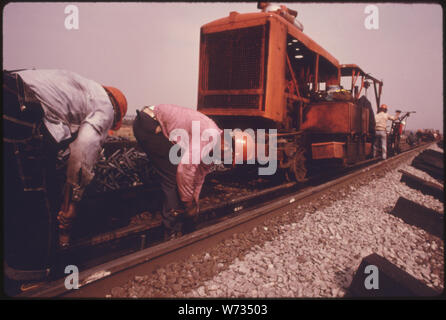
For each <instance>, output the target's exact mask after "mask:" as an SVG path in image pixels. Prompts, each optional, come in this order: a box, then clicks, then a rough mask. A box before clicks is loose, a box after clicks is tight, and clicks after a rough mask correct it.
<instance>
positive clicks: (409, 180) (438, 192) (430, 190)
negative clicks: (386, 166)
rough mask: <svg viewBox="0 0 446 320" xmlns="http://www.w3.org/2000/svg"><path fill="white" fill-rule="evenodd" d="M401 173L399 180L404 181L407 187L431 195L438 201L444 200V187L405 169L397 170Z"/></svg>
mask: <svg viewBox="0 0 446 320" xmlns="http://www.w3.org/2000/svg"><path fill="white" fill-rule="evenodd" d="M398 171H399V172H401V173H402V174H403V175H402V176H401V180H400V181H401V182H404V183H405V184H406V185H407V186H408V187H410V188H412V189H416V190H419V191H421V192H422V193H423V194H426V195H431V196H433V197H434V198H437V199H438V200H440V201H444V188H443V187H440V186H439V185H437V184H435V183H432V182H429V181H426V180H424V179H421V178H419V177H417V176H415V175H413V174H410V173H409V172H407V171H405V170H401V169H400V170H398Z"/></svg>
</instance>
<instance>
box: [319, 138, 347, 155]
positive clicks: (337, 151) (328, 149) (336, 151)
mask: <svg viewBox="0 0 446 320" xmlns="http://www.w3.org/2000/svg"><path fill="white" fill-rule="evenodd" d="M311 154H312V156H313V159H333V158H334V159H342V158H345V143H343V142H335V141H333V142H321V143H313V144H311Z"/></svg>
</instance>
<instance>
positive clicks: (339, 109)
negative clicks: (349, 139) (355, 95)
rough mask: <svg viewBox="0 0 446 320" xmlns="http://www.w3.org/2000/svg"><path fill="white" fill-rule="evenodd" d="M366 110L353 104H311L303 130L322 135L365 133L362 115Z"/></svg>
mask: <svg viewBox="0 0 446 320" xmlns="http://www.w3.org/2000/svg"><path fill="white" fill-rule="evenodd" d="M365 111H366V110H365V109H363V108H360V107H358V106H356V105H355V104H353V103H352V102H341V101H339V102H319V103H314V104H311V105H310V106H309V107H308V109H307V113H306V117H305V120H304V122H303V123H302V128H301V129H302V130H309V131H315V132H321V133H343V134H351V133H365V132H367V130H366V129H368V127H366V128H363V126H362V114H363V113H364V112H365Z"/></svg>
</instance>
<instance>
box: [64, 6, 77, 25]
mask: <svg viewBox="0 0 446 320" xmlns="http://www.w3.org/2000/svg"><path fill="white" fill-rule="evenodd" d="M64 13H65V14H66V15H67V16H66V17H65V23H64V24H65V29H67V30H78V29H79V8H78V7H77V6H75V5H74V4H70V5H68V6H66V7H65V10H64Z"/></svg>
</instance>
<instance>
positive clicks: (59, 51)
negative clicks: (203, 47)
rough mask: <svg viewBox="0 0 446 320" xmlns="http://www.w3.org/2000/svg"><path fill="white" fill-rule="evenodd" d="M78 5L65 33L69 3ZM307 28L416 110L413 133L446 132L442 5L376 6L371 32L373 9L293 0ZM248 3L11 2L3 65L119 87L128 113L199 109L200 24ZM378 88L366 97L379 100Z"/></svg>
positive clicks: (396, 103) (251, 6)
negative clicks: (169, 106)
mask: <svg viewBox="0 0 446 320" xmlns="http://www.w3.org/2000/svg"><path fill="white" fill-rule="evenodd" d="M69 4H75V5H76V6H77V7H78V9H79V29H78V30H67V29H66V28H65V19H66V17H67V16H68V14H65V13H64V10H65V7H66V6H67V5H69ZM287 6H288V7H289V8H291V9H294V10H297V11H298V12H299V14H298V19H299V20H300V21H301V22H302V23H303V25H304V32H305V33H306V34H307V35H308V36H309V37H310V38H312V39H313V40H315V41H316V42H317V43H319V44H320V45H321V46H322V47H324V48H325V49H326V50H327V51H328V52H330V53H331V54H332V55H333V56H334V57H336V58H337V59H338V60H339V62H340V63H355V64H358V65H359V66H361V67H362V68H363V70H364V71H366V72H370V73H371V74H372V75H374V76H375V77H377V78H379V79H382V80H383V81H384V87H383V96H382V102H383V103H386V104H387V105H388V106H389V107H390V112H391V113H393V112H394V111H395V110H396V109H402V110H415V111H417V113H416V114H415V115H413V116H411V117H410V118H409V121H408V123H407V128H408V129H415V128H435V129H441V130H442V128H443V62H442V55H443V46H442V39H443V38H442V30H443V28H442V8H441V6H440V5H436V4H415V5H413V4H376V6H377V7H378V9H379V29H378V30H368V29H366V28H365V26H364V20H365V19H366V17H367V16H368V14H366V13H364V9H365V7H366V6H367V4H365V3H360V4H343V3H338V4H321V3H288V4H287ZM230 11H238V12H239V13H247V12H256V11H258V9H257V4H256V3H255V2H245V3H141V2H139V3H130V4H129V3H10V4H8V5H7V6H6V7H5V8H4V10H3V69H19V68H32V67H35V68H50V69H67V70H72V71H75V72H77V73H79V74H81V75H83V76H85V77H87V78H91V79H94V80H96V81H98V82H100V83H102V84H105V85H112V86H115V87H117V88H119V89H121V90H122V91H123V92H124V93H125V95H126V97H127V100H128V102H129V114H133V113H135V110H136V109H137V108H140V107H141V106H142V105H147V104H159V103H173V104H178V105H182V106H188V107H191V108H196V104H197V91H198V89H197V87H198V53H199V39H200V26H201V25H203V24H206V23H208V22H211V21H213V20H216V19H219V18H222V17H225V16H227V15H228V14H229V12H230ZM372 91H373V90H369V93H368V97H369V99H370V98H373V92H372Z"/></svg>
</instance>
